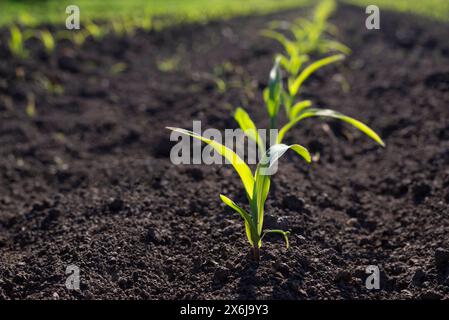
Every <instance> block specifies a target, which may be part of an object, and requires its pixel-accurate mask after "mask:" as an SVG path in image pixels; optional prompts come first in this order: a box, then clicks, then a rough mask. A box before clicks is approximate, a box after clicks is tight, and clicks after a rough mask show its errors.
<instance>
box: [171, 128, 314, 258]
mask: <svg viewBox="0 0 449 320" xmlns="http://www.w3.org/2000/svg"><path fill="white" fill-rule="evenodd" d="M247 127H248V128H247V130H246V131H245V132H246V133H247V134H248V135H250V136H252V137H253V138H254V139H256V140H257V141H258V143H259V144H260V145H262V141H261V140H260V139H258V138H256V137H257V136H258V134H257V130H256V127H255V125H254V123H251V124H248V126H247ZM167 129H169V130H172V131H176V132H179V133H182V134H185V135H188V136H191V137H193V138H195V139H198V140H200V141H203V142H205V143H207V144H208V145H210V146H211V147H212V148H213V149H214V150H215V151H216V152H218V153H219V154H220V155H221V156H223V157H224V158H225V159H226V160H227V161H229V163H231V164H232V166H233V167H234V169H235V171H236V172H237V174H238V175H239V176H240V179H241V181H242V184H243V187H244V189H245V192H246V196H247V198H248V201H249V208H250V210H249V211H247V210H245V209H244V208H242V207H240V206H239V205H237V204H236V203H235V202H234V201H232V200H231V199H229V198H228V197H226V196H224V195H222V194H220V199H221V200H222V201H223V202H224V203H225V204H226V205H227V206H229V207H231V208H232V209H233V210H234V211H236V212H237V213H238V214H239V215H240V217H241V218H242V219H243V222H244V225H245V231H246V237H247V239H248V242H249V244H250V246H251V248H252V252H253V256H254V259H255V260H256V261H258V260H259V258H260V253H259V252H260V247H261V246H262V239H263V237H264V236H265V235H266V234H268V233H276V234H280V235H282V236H283V238H284V240H285V244H286V246H287V248H288V246H289V243H288V235H289V232H288V231H284V230H264V229H263V219H264V207H265V201H266V199H267V197H268V193H269V191H270V181H271V178H270V174H269V172H270V169H271V168H272V167H273V166H274V165H276V162H277V161H278V160H279V158H280V157H282V155H283V154H284V153H285V152H287V150H289V149H291V150H293V151H295V152H296V153H297V154H298V155H299V156H301V157H303V158H304V159H305V160H306V161H307V162H310V161H311V158H310V154H309V152H308V151H307V149H306V148H304V147H302V146H300V145H298V144H293V145H290V146H288V145H285V144H275V145H273V146H271V147H270V149H269V150H268V151H267V152H264V155H263V157H262V158H261V160H260V161H259V163H258V165H257V167H256V170H255V173H254V174H253V173H252V172H251V169H250V168H249V166H248V165H247V164H246V163H245V162H244V161H243V160H242V159H241V158H240V157H239V156H238V155H237V154H236V153H235V152H234V151H232V150H231V149H229V148H227V147H226V146H224V145H222V144H220V143H218V142H216V141H214V140H210V139H207V138H204V137H202V136H200V135H198V134H196V133H194V132H192V131H188V130H184V129H180V128H171V127H169V128H167Z"/></svg>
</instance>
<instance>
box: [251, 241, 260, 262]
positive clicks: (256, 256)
mask: <svg viewBox="0 0 449 320" xmlns="http://www.w3.org/2000/svg"><path fill="white" fill-rule="evenodd" d="M252 249H253V250H252V251H253V257H254V261H256V262H259V260H260V249H259V247H258V246H257V245H256V246H254V247H253V248H252Z"/></svg>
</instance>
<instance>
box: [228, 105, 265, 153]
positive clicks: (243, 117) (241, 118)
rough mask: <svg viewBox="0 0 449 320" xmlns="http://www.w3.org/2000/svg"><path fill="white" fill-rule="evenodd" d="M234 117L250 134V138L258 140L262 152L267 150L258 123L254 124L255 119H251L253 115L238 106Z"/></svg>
mask: <svg viewBox="0 0 449 320" xmlns="http://www.w3.org/2000/svg"><path fill="white" fill-rule="evenodd" d="M234 119H235V120H236V121H237V123H238V124H239V126H240V128H241V129H242V130H243V132H244V133H245V134H246V135H247V136H248V138H250V139H251V140H253V141H254V142H256V144H257V145H258V146H259V148H260V150H261V151H262V152H265V145H264V142H263V140H262V138H261V137H260V135H259V132H258V131H257V128H256V125H255V124H254V122H253V120H251V117H250V116H249V114H248V113H247V112H246V111H245V109H243V108H240V107H238V108H237V109H236V110H235V113H234Z"/></svg>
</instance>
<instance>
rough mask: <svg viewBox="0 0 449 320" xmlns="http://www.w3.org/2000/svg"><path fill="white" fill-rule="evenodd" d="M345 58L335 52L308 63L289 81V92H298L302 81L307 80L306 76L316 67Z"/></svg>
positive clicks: (315, 69) (292, 94)
mask: <svg viewBox="0 0 449 320" xmlns="http://www.w3.org/2000/svg"><path fill="white" fill-rule="evenodd" d="M344 58H345V56H344V55H342V54H337V55H333V56H330V57H327V58H323V59H320V60H318V61H315V62H314V63H312V64H310V65H309V66H307V68H305V69H304V70H303V71H302V72H301V73H300V74H299V76H298V77H297V78H296V79H295V81H293V82H291V83H290V84H289V93H290V95H291V96H295V95H296V94H297V93H298V90H299V88H300V87H301V85H302V84H303V82H304V81H305V80H307V78H308V77H309V76H310V75H311V74H312V73H314V72H315V71H317V70H318V69H320V68H322V67H324V66H326V65H328V64H331V63H334V62H337V61H341V60H343V59H344Z"/></svg>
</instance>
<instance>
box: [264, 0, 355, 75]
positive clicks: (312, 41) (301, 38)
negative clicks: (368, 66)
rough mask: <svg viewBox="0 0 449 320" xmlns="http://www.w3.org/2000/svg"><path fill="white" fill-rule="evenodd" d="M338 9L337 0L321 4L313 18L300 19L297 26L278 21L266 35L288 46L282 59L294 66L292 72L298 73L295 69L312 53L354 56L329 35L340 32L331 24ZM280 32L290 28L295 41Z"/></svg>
mask: <svg viewBox="0 0 449 320" xmlns="http://www.w3.org/2000/svg"><path fill="white" fill-rule="evenodd" d="M335 7H336V4H335V1H334V0H324V1H321V2H320V3H319V4H318V5H317V7H316V8H315V10H314V14H313V18H312V19H303V18H299V19H297V20H296V21H295V22H293V23H289V22H277V21H275V22H272V23H271V24H270V29H268V30H264V31H263V32H262V34H263V35H264V36H266V37H269V38H272V39H274V40H276V41H277V42H279V43H280V44H281V45H282V46H283V47H284V50H285V52H286V54H287V55H286V56H284V55H281V57H282V59H283V60H285V61H286V62H285V63H287V62H288V64H289V65H290V67H289V68H288V69H289V70H294V68H293V66H295V65H297V64H298V63H300V61H304V60H306V61H307V58H308V56H309V55H312V54H317V53H318V54H326V53H329V52H331V51H336V52H340V53H343V54H346V55H348V54H350V52H351V50H350V49H349V48H348V47H347V46H345V45H344V44H342V43H340V42H338V41H335V40H332V39H329V36H328V35H331V34H335V33H336V30H337V28H336V27H335V26H334V25H332V24H330V23H329V22H328V21H327V20H328V19H329V17H330V15H331V14H332V13H333V12H334V11H335ZM278 29H287V30H288V31H289V32H290V33H291V34H292V35H293V38H292V39H289V38H288V37H286V36H285V35H284V34H283V33H281V32H280V31H278ZM297 70H298V68H297ZM293 74H294V75H296V74H297V73H293Z"/></svg>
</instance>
